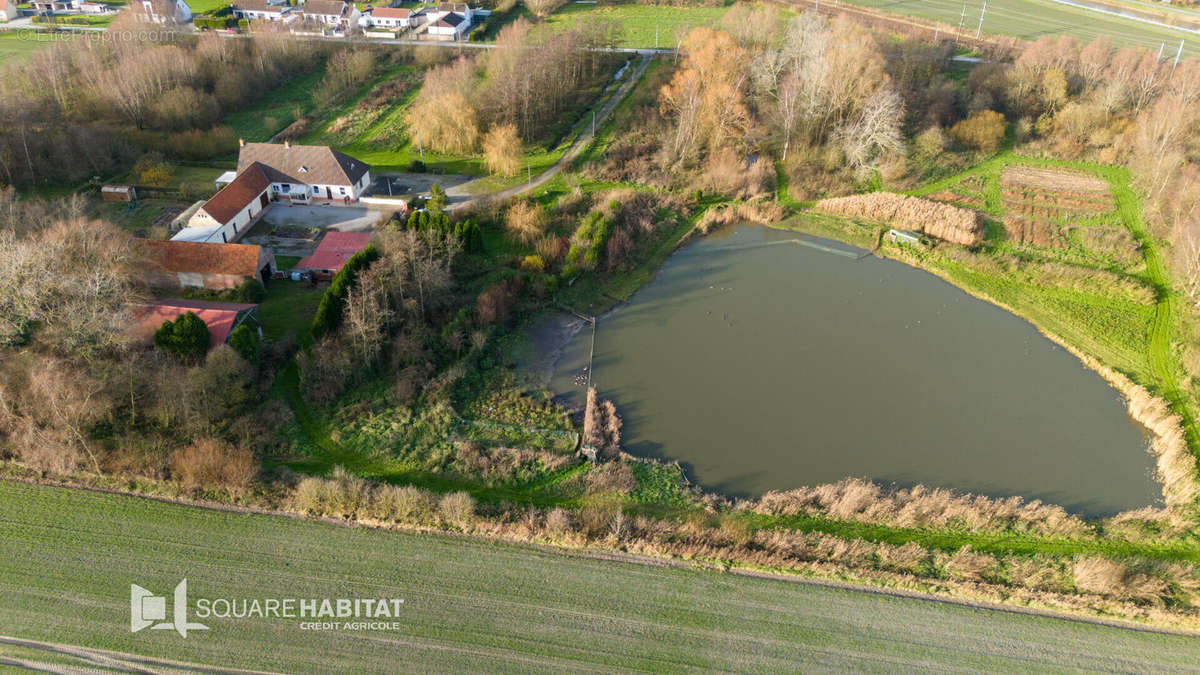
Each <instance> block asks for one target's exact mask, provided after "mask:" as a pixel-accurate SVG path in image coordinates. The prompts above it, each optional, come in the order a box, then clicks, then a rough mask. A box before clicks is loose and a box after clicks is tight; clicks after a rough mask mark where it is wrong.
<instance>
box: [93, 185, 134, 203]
mask: <svg viewBox="0 0 1200 675" xmlns="http://www.w3.org/2000/svg"><path fill="white" fill-rule="evenodd" d="M100 198H101V199H103V200H104V201H106V202H132V201H136V200H137V190H135V189H134V188H133V186H132V185H105V186H104V187H102V188H100Z"/></svg>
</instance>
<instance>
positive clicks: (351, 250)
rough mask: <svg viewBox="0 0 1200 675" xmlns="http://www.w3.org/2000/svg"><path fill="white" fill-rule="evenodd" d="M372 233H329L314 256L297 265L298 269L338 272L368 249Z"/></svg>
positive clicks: (318, 245) (318, 246)
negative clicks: (352, 258)
mask: <svg viewBox="0 0 1200 675" xmlns="http://www.w3.org/2000/svg"><path fill="white" fill-rule="evenodd" d="M370 241H371V233H370V232H327V233H325V238H323V239H321V243H320V244H317V250H316V251H314V252H313V254H312V255H310V256H308V257H307V258H304V259H303V260H301V261H300V262H298V263H296V267H297V268H300V269H309V270H329V271H331V272H336V271H338V270H340V269H342V265H345V264H346V261H347V260H348V259H349V258H350V256H352V255H354V254H355V253H358V252H359V251H361V250H363V249H364V248H366V247H367V244H368V243H369V242H370Z"/></svg>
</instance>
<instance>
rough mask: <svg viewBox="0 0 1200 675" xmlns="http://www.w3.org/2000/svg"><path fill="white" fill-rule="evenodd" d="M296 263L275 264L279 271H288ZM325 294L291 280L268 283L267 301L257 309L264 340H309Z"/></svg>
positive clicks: (278, 261)
mask: <svg viewBox="0 0 1200 675" xmlns="http://www.w3.org/2000/svg"><path fill="white" fill-rule="evenodd" d="M299 260H300V259H299V258H292V257H286V258H284V257H281V258H277V259H276V261H275V262H276V264H277V265H278V266H279V268H280V269H291V268H292V267H294V266H295V264H296V263H297V262H298V261H299ZM284 265H286V267H284ZM324 290H325V288H324V287H318V288H312V287H310V286H309V285H308V284H307V283H304V282H299V281H292V280H290V279H283V280H276V281H273V282H271V288H270V290H269V292H268V293H267V299H266V300H263V302H262V304H260V305H259V306H258V320H259V321H260V322H261V323H262V327H263V332H264V333H265V334H266V337H267V338H268V339H270V340H280V339H282V338H283V337H284V336H286V335H288V334H291V335H293V336H295V337H296V338H302V337H307V336H309V335H310V334H311V328H312V319H313V316H314V315H315V314H316V313H317V305H318V304H320V302H321V294H322V293H323V292H324Z"/></svg>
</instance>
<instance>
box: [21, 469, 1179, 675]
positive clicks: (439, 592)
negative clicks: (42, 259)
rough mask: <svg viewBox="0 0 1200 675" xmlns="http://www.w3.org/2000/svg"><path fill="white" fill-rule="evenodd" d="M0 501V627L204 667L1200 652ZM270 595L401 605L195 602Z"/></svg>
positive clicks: (776, 591)
mask: <svg viewBox="0 0 1200 675" xmlns="http://www.w3.org/2000/svg"><path fill="white" fill-rule="evenodd" d="M0 502H2V503H4V504H5V505H6V509H5V510H4V512H3V514H0V528H2V529H3V531H4V532H5V533H6V536H4V537H3V538H0V626H4V630H3V631H0V632H3V633H5V634H9V635H12V634H16V636H17V637H21V638H26V639H30V640H40V641H50V642H57V643H66V644H75V645H83V646H87V647H92V648H98V649H108V650H113V651H117V652H122V653H127V654H139V655H145V656H149V657H158V658H171V659H178V660H184V661H188V662H194V663H203V664H209V665H212V666H224V667H242V668H256V669H268V670H277V671H287V672H333V671H338V670H341V671H355V672H413V671H422V672H428V671H430V670H436V671H439V672H459V671H474V672H479V671H482V670H486V671H488V672H516V671H528V670H531V669H535V670H554V671H560V672H566V671H578V670H591V671H595V670H614V669H635V670H690V669H703V670H738V671H749V670H754V671H768V670H770V671H781V670H795V669H801V670H830V669H832V670H842V669H850V670H863V669H866V670H909V669H928V668H943V667H950V668H966V669H979V670H1044V669H1065V670H1071V669H1085V670H1158V671H1163V670H1182V669H1187V668H1190V667H1191V666H1193V665H1194V664H1195V663H1196V660H1197V659H1198V658H1200V642H1197V641H1196V640H1195V639H1194V638H1190V637H1182V636H1174V635H1163V634H1156V633H1148V632H1141V631H1131V630H1123V629H1119V628H1114V627H1109V626H1098V625H1093V624H1087V623H1077V622H1070V621H1064V620H1060V619H1055V618H1049V617H1038V616H1029V615H1024V614H1016V613H1011V612H1001V611H992V610H980V609H973V608H970V607H963V606H958V605H952V604H946V603H940V602H929V601H925V600H920V599H915V598H906V597H896V596H892V595H885V594H877V593H868V592H861V591H854V590H847V589H841V588H830V587H824V586H815V585H807V584H796V583H785V582H781V581H776V580H769V579H760V578H752V577H744V576H734V575H727V574H722V573H720V572H715V571H706V570H697V569H680V568H675V567H656V566H646V565H637V564H630V563H625V562H615V561H609V560H600V559H595V558H589V557H582V556H577V555H563V554H562V553H559V552H556V551H552V550H546V549H541V548H537V547H531V546H517V545H511V544H506V543H501V542H496V541H490V540H486V539H477V538H461V537H450V536H444V535H437V534H409V533H400V532H388V531H381V530H371V529H365V528H347V527H339V526H335V525H329V524H325V523H318V522H313V521H308V520H297V519H289V518H281V517H277V516H267V515H254V514H240V513H231V512H222V511H213V510H207V509H197V508H192V507H186V506H179V505H173V504H165V503H160V502H156V501H152V500H147V499H141V498H135V497H128V496H122V495H111V494H102V493H94V492H84V491H78V490H70V489H64V488H54V487H45V486H34V485H27V484H23V483H11V482H0ZM131 525H132V526H131ZM185 577H186V578H187V580H188V590H189V594H190V597H191V602H192V607H191V610H192V612H191V614H190V618H191V619H192V620H193V621H201V622H202V623H205V624H207V625H208V627H209V630H207V631H193V632H191V633H190V634H189V636H188V638H187V639H182V638H180V637H179V636H177V635H175V634H174V633H173V632H170V631H152V630H145V631H141V632H138V633H131V632H130V631H129V614H128V613H129V604H128V599H129V586H130V584H138V585H141V586H144V587H146V588H148V589H150V590H152V591H154V592H157V593H164V594H166V593H169V592H170V590H171V589H172V588H174V586H175V584H177V583H178V582H179V580H180V579H182V578H185ZM269 597H273V598H286V597H294V598H318V599H323V598H342V597H349V598H354V597H370V598H379V597H384V598H391V597H396V598H403V599H404V601H405V602H404V605H403V610H402V611H401V613H400V616H399V617H397V619H396V621H397V624H398V627H397V628H396V629H394V630H383V631H346V630H339V631H311V630H301V629H300V627H299V620H298V619H290V620H289V619H257V618H253V619H233V618H215V617H208V618H200V617H198V616H197V615H196V600H197V599H199V598H210V599H211V598H239V599H240V598H269ZM0 653H2V652H0ZM20 656H21V657H22V658H30V657H31V656H36V653H35V654H30V650H21V652H20ZM57 658H58V657H54V656H47V657H46V658H45V659H44V660H45V661H51V662H53V661H56V660H57Z"/></svg>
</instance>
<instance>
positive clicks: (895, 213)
mask: <svg viewBox="0 0 1200 675" xmlns="http://www.w3.org/2000/svg"><path fill="white" fill-rule="evenodd" d="M817 208H819V209H821V210H823V211H826V212H828V213H832V214H834V215H838V216H845V217H848V218H863V219H866V220H874V221H877V222H880V223H885V224H887V225H890V226H892V227H898V228H901V229H905V230H912V231H914V232H923V233H925V234H928V235H929V236H931V237H937V238H938V239H944V240H945V241H948V242H951V243H954V244H962V245H963V246H975V245H978V244H979V243H981V242H982V241H983V235H984V225H983V216H982V215H980V213H979V212H978V211H973V210H971V209H964V208H960V207H957V206H952V205H950V204H942V203H940V202H935V201H931V200H928V199H921V198H920V197H910V196H908V195H901V194H895V193H893V192H872V193H870V194H865V195H851V196H849V197H834V198H832V199H822V200H821V201H819V202H817Z"/></svg>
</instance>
